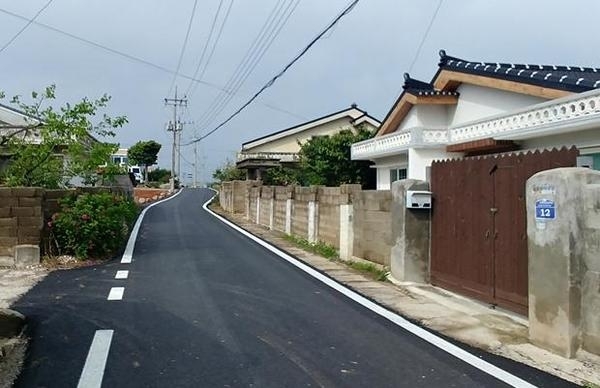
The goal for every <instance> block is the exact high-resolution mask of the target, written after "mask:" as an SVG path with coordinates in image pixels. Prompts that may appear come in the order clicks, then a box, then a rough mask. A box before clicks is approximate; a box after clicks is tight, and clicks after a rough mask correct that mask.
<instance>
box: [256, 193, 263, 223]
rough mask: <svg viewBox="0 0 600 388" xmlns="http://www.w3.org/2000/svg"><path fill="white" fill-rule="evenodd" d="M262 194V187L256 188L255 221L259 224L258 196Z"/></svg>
mask: <svg viewBox="0 0 600 388" xmlns="http://www.w3.org/2000/svg"><path fill="white" fill-rule="evenodd" d="M261 194H262V187H259V188H258V195H257V196H256V223H257V224H260V196H261Z"/></svg>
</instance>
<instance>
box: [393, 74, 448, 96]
mask: <svg viewBox="0 0 600 388" xmlns="http://www.w3.org/2000/svg"><path fill="white" fill-rule="evenodd" d="M402 89H404V91H405V92H406V93H410V94H412V95H415V96H458V92H451V91H445V90H436V89H435V88H434V87H433V85H432V84H430V83H427V82H423V81H419V80H417V79H414V78H410V75H409V74H408V73H404V85H402Z"/></svg>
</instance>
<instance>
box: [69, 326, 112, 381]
mask: <svg viewBox="0 0 600 388" xmlns="http://www.w3.org/2000/svg"><path fill="white" fill-rule="evenodd" d="M112 336H113V330H96V333H95V334H94V339H93V340H92V345H91V346H90V351H89V352H88V355H87V358H86V360H85V365H84V366H83V370H82V371H81V376H80V377H79V384H77V388H100V386H101V385H102V378H103V377H104V368H105V367H106V359H107V358H108V351H109V350H110V342H111V341H112Z"/></svg>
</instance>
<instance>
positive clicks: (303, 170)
mask: <svg viewBox="0 0 600 388" xmlns="http://www.w3.org/2000/svg"><path fill="white" fill-rule="evenodd" d="M371 136H372V133H371V132H370V131H369V130H368V129H366V128H365V127H363V126H359V127H357V129H356V132H353V131H351V130H349V129H348V130H343V131H341V132H338V133H336V134H335V135H332V136H315V137H313V138H311V139H310V140H308V141H307V142H305V143H304V144H301V145H300V146H301V148H300V165H299V169H300V174H299V179H300V183H302V184H303V185H325V186H339V185H341V184H349V183H359V184H363V185H364V184H367V183H368V182H369V179H370V178H369V177H370V176H371V174H373V171H372V169H371V168H370V165H371V164H372V163H371V162H369V161H361V160H351V158H350V148H351V146H352V144H353V143H356V142H359V141H363V140H366V139H369V138H370V137H371Z"/></svg>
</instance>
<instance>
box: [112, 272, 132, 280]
mask: <svg viewBox="0 0 600 388" xmlns="http://www.w3.org/2000/svg"><path fill="white" fill-rule="evenodd" d="M128 276H129V271H117V274H116V275H115V279H127V277H128Z"/></svg>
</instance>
